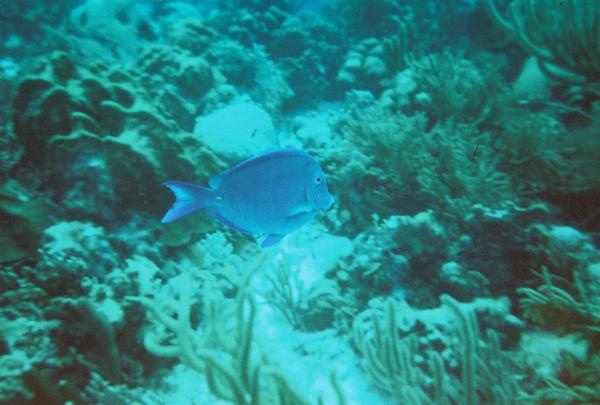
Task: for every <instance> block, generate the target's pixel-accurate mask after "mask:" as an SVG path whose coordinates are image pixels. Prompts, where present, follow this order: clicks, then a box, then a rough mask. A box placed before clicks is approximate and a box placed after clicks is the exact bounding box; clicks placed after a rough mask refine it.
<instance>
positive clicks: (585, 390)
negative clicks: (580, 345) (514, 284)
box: [517, 269, 600, 403]
mask: <svg viewBox="0 0 600 405" xmlns="http://www.w3.org/2000/svg"><path fill="white" fill-rule="evenodd" d="M541 277H542V279H543V284H542V285H540V286H538V287H537V288H535V289H534V288H525V287H523V288H519V289H517V291H518V292H519V293H520V294H522V298H521V300H520V304H521V307H522V308H523V312H524V314H525V316H526V317H528V318H530V319H531V320H532V321H533V322H535V323H536V324H538V325H541V326H543V327H545V328H549V329H554V330H558V331H560V332H563V333H578V334H580V335H581V336H582V337H583V338H585V339H586V340H587V341H588V342H589V346H588V354H587V357H586V358H585V359H583V360H581V359H577V358H575V357H571V356H569V355H567V354H565V355H564V358H563V360H564V361H563V370H562V375H563V376H568V380H561V379H557V378H554V377H546V378H545V383H546V386H545V387H544V388H542V389H540V390H538V391H537V392H536V393H535V394H534V395H533V396H532V399H535V400H536V401H538V402H543V401H553V402H554V401H561V402H576V403H596V402H597V401H598V400H599V399H600V385H599V384H598V379H597V376H598V373H599V372H600V344H599V342H600V306H599V305H597V304H594V303H592V302H590V301H589V299H588V297H587V291H586V288H585V286H584V285H583V283H582V282H581V280H580V278H579V276H578V274H577V273H574V287H575V290H576V292H574V293H571V292H569V291H567V290H566V289H564V288H561V287H558V286H557V285H556V284H555V283H553V282H552V277H551V275H550V273H549V272H548V271H547V270H546V269H542V273H541Z"/></svg>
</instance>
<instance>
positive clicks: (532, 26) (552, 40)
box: [484, 0, 600, 101]
mask: <svg viewBox="0 0 600 405" xmlns="http://www.w3.org/2000/svg"><path fill="white" fill-rule="evenodd" d="M484 4H485V5H486V6H487V9H488V11H489V14H490V15H491V16H492V18H493V19H494V21H496V23H497V24H498V25H499V26H500V27H501V28H503V29H504V30H505V31H507V32H508V33H510V34H511V35H512V36H513V37H514V38H515V39H516V40H517V41H518V42H519V44H520V45H521V46H522V47H524V48H525V49H526V50H527V51H529V52H531V53H532V54H533V55H535V57H536V58H537V60H538V62H539V66H540V68H541V69H542V70H543V72H544V73H545V74H547V75H548V76H550V77H552V78H555V79H557V80H560V81H562V82H565V83H567V84H569V85H571V86H572V87H571V90H570V99H571V101H578V100H580V99H581V98H582V97H584V96H585V95H586V94H592V95H593V97H594V98H596V99H597V98H598V97H600V84H599V83H600V56H598V55H600V3H599V2H598V1H595V0H572V1H560V0H514V1H512V2H511V3H510V4H509V6H508V9H507V13H506V16H503V15H502V14H501V13H500V11H499V10H498V9H497V7H496V5H495V3H494V0H485V2H484Z"/></svg>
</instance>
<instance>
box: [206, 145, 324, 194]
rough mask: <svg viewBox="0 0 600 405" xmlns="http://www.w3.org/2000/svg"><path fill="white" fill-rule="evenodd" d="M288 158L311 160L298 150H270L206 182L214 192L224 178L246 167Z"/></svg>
mask: <svg viewBox="0 0 600 405" xmlns="http://www.w3.org/2000/svg"><path fill="white" fill-rule="evenodd" d="M290 157H307V158H309V159H311V160H312V157H311V156H310V155H309V154H308V153H306V152H304V151H303V150H300V149H294V148H284V149H275V150H272V151H269V152H265V153H263V154H262V155H258V156H254V157H251V158H249V159H246V160H244V161H242V162H240V163H238V164H236V165H235V166H233V167H231V168H229V169H227V170H225V171H224V172H222V173H219V174H217V175H216V176H214V177H212V178H211V179H210V180H209V181H208V184H209V185H210V188H212V189H213V190H216V189H217V188H219V186H220V185H221V181H222V180H223V179H224V178H226V177H227V176H229V175H230V174H231V173H234V172H237V171H239V170H242V169H247V168H248V167H251V166H254V165H257V164H260V163H262V162H265V161H267V160H272V159H281V158H290Z"/></svg>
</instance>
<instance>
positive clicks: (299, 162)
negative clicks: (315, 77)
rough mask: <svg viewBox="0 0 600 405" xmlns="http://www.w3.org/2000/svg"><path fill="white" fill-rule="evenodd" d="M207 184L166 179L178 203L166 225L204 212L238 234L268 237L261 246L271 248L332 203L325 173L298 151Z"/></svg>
mask: <svg viewBox="0 0 600 405" xmlns="http://www.w3.org/2000/svg"><path fill="white" fill-rule="evenodd" d="M208 184H209V187H202V186H198V185H195V184H190V183H184V182H181V181H172V180H169V181H166V182H165V183H164V185H165V186H166V187H168V188H169V189H170V190H171V191H172V192H173V194H175V202H174V203H173V205H172V206H171V208H170V209H169V211H167V213H166V214H165V216H164V217H163V219H162V222H163V223H168V222H171V221H175V220H176V219H179V218H181V217H183V216H185V215H188V214H191V213H192V212H194V211H197V210H200V209H202V210H204V211H205V212H207V213H208V214H209V215H211V216H213V217H214V218H215V219H217V220H218V221H220V222H221V223H223V224H225V225H227V226H229V227H231V228H233V229H235V230H237V231H239V232H242V233H245V234H249V235H261V234H266V235H267V237H266V239H264V240H263V242H262V244H261V247H267V246H271V245H273V244H275V243H277V242H279V241H280V240H281V239H282V238H283V237H284V236H285V235H287V234H288V233H290V232H292V231H294V230H296V229H298V228H300V227H301V226H302V225H304V224H305V223H307V222H308V221H310V220H311V219H312V218H313V217H314V216H315V215H317V213H319V211H321V210H322V209H324V208H329V207H330V206H331V204H333V197H332V196H331V194H329V190H328V189H327V182H326V180H325V173H323V170H322V169H321V167H319V164H318V163H317V161H316V160H315V159H314V158H313V157H312V156H311V155H309V154H308V153H306V152H304V151H302V150H297V149H278V150H275V151H272V152H267V153H265V154H262V155H259V156H256V157H253V158H250V159H248V160H245V161H243V162H241V163H238V164H237V165H236V166H234V167H232V168H230V169H228V170H226V171H224V172H223V173H221V174H218V175H216V176H215V177H213V178H211V179H210V180H209V182H208Z"/></svg>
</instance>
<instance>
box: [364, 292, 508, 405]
mask: <svg viewBox="0 0 600 405" xmlns="http://www.w3.org/2000/svg"><path fill="white" fill-rule="evenodd" d="M441 299H442V302H443V303H444V304H445V305H446V306H447V307H448V308H449V309H450V310H451V311H452V313H453V314H454V316H455V317H456V320H457V321H458V322H457V327H456V329H457V333H458V337H459V346H458V348H455V349H454V350H456V351H457V353H456V355H457V357H458V359H459V363H460V367H461V373H460V377H459V378H456V377H455V376H454V375H453V374H452V373H451V372H450V371H449V370H448V369H447V366H446V365H445V361H444V359H443V357H442V354H441V353H440V352H438V351H437V350H434V349H430V350H429V352H427V353H422V352H421V351H420V350H419V343H418V342H420V341H421V340H418V339H417V335H415V334H414V333H413V334H409V335H406V336H404V337H402V334H401V333H402V332H401V328H400V325H401V323H402V322H403V321H402V317H401V315H400V314H401V313H402V309H403V308H402V306H401V305H400V304H399V303H398V302H396V301H394V300H393V299H389V300H388V301H387V302H386V303H385V304H384V305H383V307H378V308H372V309H369V310H367V311H365V312H363V313H361V314H360V315H359V316H358V317H357V318H356V320H355V323H354V334H353V337H354V342H355V343H356V345H357V347H358V349H359V351H360V352H361V354H362V355H363V356H364V357H363V362H362V364H363V367H364V368H365V371H366V372H367V374H368V375H369V377H370V378H371V380H372V381H373V383H374V384H375V385H376V386H377V387H378V388H380V389H381V390H382V391H384V392H386V393H387V394H388V395H390V396H391V397H392V398H393V399H394V400H395V401H396V402H398V403H410V404H430V403H436V404H454V403H460V404H467V405H474V404H477V403H490V404H510V403H515V402H516V400H517V395H519V394H520V392H519V388H518V386H517V383H516V379H515V376H514V374H512V373H511V372H510V369H509V368H508V367H507V365H508V364H509V363H508V362H507V359H506V357H505V354H504V353H502V351H501V350H500V347H499V340H498V336H497V335H496V333H495V332H493V331H491V330H490V331H488V334H487V335H488V338H487V342H485V343H484V342H483V341H482V340H481V338H480V334H479V327H478V324H477V319H476V318H475V316H474V314H473V312H471V311H467V310H465V309H464V308H463V307H462V305H460V304H459V303H458V302H457V301H455V300H454V299H452V298H450V297H449V296H442V298H441ZM427 372H429V373H431V375H432V376H433V378H432V379H429V378H427V377H426V374H427Z"/></svg>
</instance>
